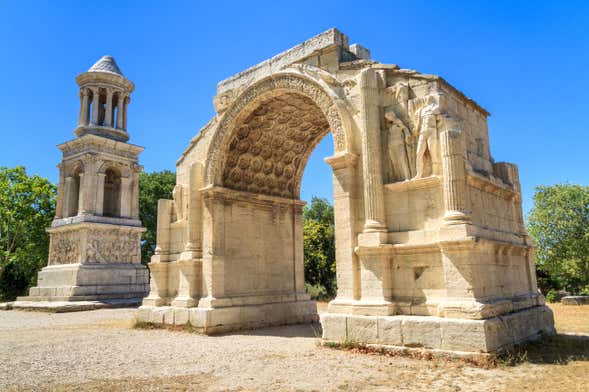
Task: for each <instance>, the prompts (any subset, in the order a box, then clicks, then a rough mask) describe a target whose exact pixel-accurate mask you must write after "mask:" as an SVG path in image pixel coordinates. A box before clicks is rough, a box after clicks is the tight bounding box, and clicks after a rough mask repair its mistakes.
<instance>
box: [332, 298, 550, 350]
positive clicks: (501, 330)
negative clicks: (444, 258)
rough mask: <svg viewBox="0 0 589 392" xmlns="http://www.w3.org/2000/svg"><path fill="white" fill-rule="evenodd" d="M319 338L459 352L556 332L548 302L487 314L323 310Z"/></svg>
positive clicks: (497, 346) (507, 344)
mask: <svg viewBox="0 0 589 392" xmlns="http://www.w3.org/2000/svg"><path fill="white" fill-rule="evenodd" d="M321 325H322V327H323V340H324V341H329V342H344V341H355V342H359V343H365V344H376V345H382V346H396V347H422V348H425V349H432V350H442V351H447V352H457V353H465V352H466V353H468V352H476V353H495V352H498V351H502V350H505V349H508V348H511V347H513V346H514V345H517V344H521V343H524V342H526V341H529V340H534V339H538V338H540V337H541V336H549V335H554V333H555V330H554V318H553V315H552V311H551V310H550V309H549V308H548V307H547V306H535V307H532V308H528V309H525V310H521V311H518V312H514V313H509V314H506V315H503V316H498V317H493V318H489V319H485V320H469V319H457V318H445V317H434V316H359V315H351V314H341V313H322V314H321Z"/></svg>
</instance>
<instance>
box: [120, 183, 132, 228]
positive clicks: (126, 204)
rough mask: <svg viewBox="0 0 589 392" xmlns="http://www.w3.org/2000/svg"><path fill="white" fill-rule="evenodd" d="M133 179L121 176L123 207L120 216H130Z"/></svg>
mask: <svg viewBox="0 0 589 392" xmlns="http://www.w3.org/2000/svg"><path fill="white" fill-rule="evenodd" d="M130 195H131V180H130V178H129V177H121V207H120V216H121V217H123V218H128V217H129V216H130V215H131V214H130V212H131V198H130Z"/></svg>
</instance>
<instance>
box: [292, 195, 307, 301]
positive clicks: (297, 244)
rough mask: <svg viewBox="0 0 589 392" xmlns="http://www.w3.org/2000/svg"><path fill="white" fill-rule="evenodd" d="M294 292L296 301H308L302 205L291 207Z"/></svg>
mask: <svg viewBox="0 0 589 392" xmlns="http://www.w3.org/2000/svg"><path fill="white" fill-rule="evenodd" d="M291 212H292V224H293V248H294V249H293V262H294V268H293V273H294V282H293V287H294V292H295V296H296V299H297V301H305V300H309V299H310V296H309V295H308V294H307V293H306V291H305V257H304V245H303V204H293V205H292V209H291Z"/></svg>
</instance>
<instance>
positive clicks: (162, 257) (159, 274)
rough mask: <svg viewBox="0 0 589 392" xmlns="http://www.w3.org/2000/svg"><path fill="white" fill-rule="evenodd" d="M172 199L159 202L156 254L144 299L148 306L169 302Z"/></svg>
mask: <svg viewBox="0 0 589 392" xmlns="http://www.w3.org/2000/svg"><path fill="white" fill-rule="evenodd" d="M172 208H173V207H172V200H164V199H160V200H158V202H157V233H156V247H155V254H154V255H153V256H151V263H150V264H149V271H150V274H151V277H150V279H149V285H150V291H149V295H148V296H147V297H146V298H145V299H144V300H143V305H146V306H162V305H167V304H169V298H168V293H169V291H168V275H169V264H170V263H169V262H168V261H169V260H168V259H169V254H170V223H171V214H172Z"/></svg>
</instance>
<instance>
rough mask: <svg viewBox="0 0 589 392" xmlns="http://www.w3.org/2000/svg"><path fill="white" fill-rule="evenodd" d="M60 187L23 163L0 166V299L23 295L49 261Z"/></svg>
mask: <svg viewBox="0 0 589 392" xmlns="http://www.w3.org/2000/svg"><path fill="white" fill-rule="evenodd" d="M56 196H57V189H56V187H55V185H53V184H52V183H51V182H49V180H47V179H46V178H42V177H39V176H37V175H34V176H29V175H27V173H26V170H25V168H24V167H22V166H18V167H15V168H7V167H0V299H3V300H9V299H14V298H15V297H16V296H17V295H23V294H25V293H26V291H27V289H28V288H29V287H30V286H31V285H33V284H34V283H35V280H36V278H37V272H38V271H39V270H40V269H41V268H43V267H44V266H45V265H47V255H48V249H49V235H48V234H47V233H46V232H45V229H46V228H47V227H49V226H50V225H51V221H52V220H53V217H54V215H55V200H56Z"/></svg>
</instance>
